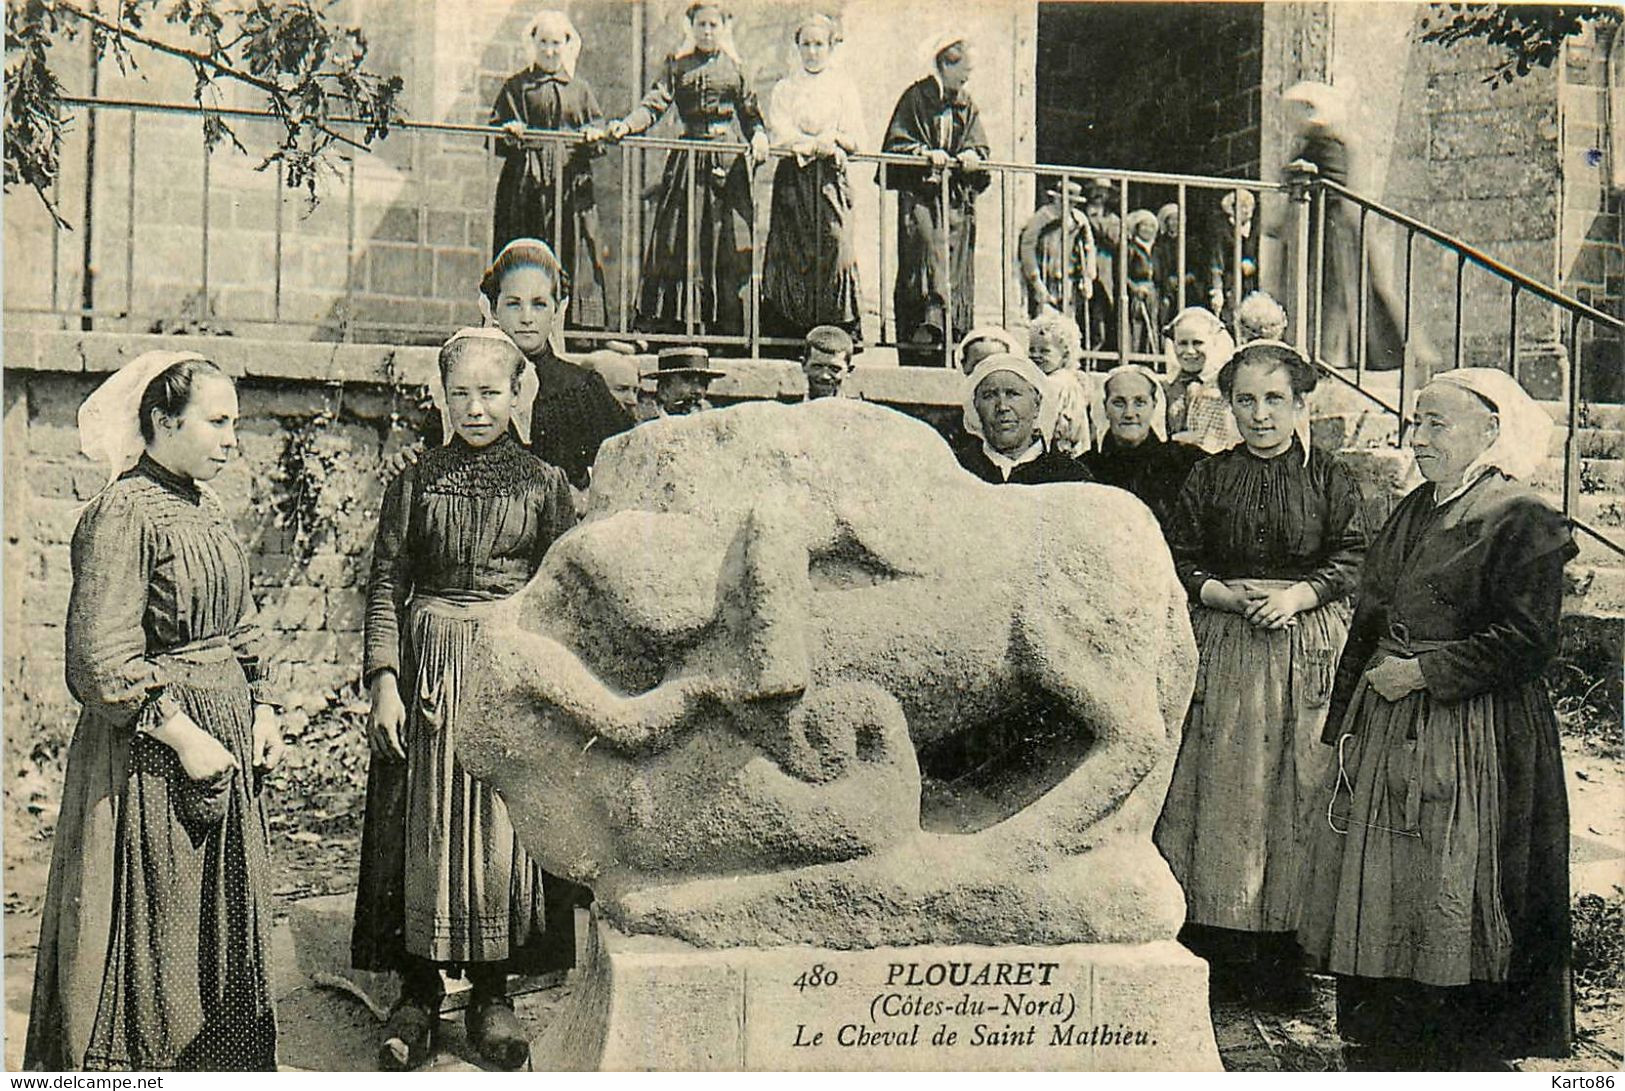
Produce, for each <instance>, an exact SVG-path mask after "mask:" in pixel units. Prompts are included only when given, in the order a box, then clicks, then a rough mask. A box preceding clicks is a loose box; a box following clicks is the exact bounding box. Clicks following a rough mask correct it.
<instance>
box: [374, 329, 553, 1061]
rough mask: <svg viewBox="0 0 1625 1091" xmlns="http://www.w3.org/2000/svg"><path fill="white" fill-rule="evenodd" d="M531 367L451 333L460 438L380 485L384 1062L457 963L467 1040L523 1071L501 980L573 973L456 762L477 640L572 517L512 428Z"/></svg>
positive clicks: (444, 373)
mask: <svg viewBox="0 0 1625 1091" xmlns="http://www.w3.org/2000/svg"><path fill="white" fill-rule="evenodd" d="M524 366H525V358H524V356H523V355H522V354H521V353H520V352H519V350H518V348H517V347H516V346H515V345H514V344H513V343H512V341H510V340H509V339H508V337H507V336H506V335H505V334H503V333H502V332H501V331H499V330H494V329H489V328H487V329H467V330H461V331H459V332H458V333H457V334H455V335H453V337H452V338H451V340H449V341H447V342H446V345H445V347H444V348H443V349H441V353H440V369H441V378H442V381H443V383H444V386H445V390H446V407H447V413H448V416H449V417H450V421H451V426H452V428H453V429H454V430H455V433H456V435H455V438H453V439H452V441H451V442H450V443H449V444H447V445H446V446H444V447H440V448H437V449H435V450H432V451H429V452H427V453H425V454H424V455H423V456H422V457H421V458H420V459H419V460H418V461H417V462H416V463H415V464H414V465H412V466H410V467H408V468H407V469H406V470H405V471H404V472H403V473H402V474H401V475H400V476H399V477H397V478H396V479H395V481H394V482H393V483H391V484H390V486H389V488H388V490H387V492H386V493H385V495H384V503H383V510H382V512H381V513H380V515H379V523H378V537H377V540H376V544H375V545H374V550H373V561H372V577H371V580H370V581H369V583H368V589H367V616H366V668H365V677H366V680H367V684H368V687H369V689H370V692H371V695H372V712H371V717H370V720H369V724H368V732H369V735H370V738H371V743H372V750H373V768H372V770H371V771H370V773H369V776H368V785H367V811H366V820H365V825H364V829H363V834H362V846H361V855H362V862H361V882H360V889H359V890H358V891H357V894H356V927H355V935H354V939H353V943H352V955H353V959H354V962H355V964H356V965H357V967H358V968H362V969H369V970H391V969H393V970H398V971H400V973H401V976H402V996H401V1002H400V1004H399V1005H398V1006H397V1007H396V1009H395V1011H394V1012H393V1013H392V1014H391V1016H390V1019H389V1024H388V1026H387V1028H386V1031H385V1039H384V1042H383V1046H382V1048H381V1050H380V1053H379V1063H380V1065H381V1066H383V1067H385V1068H412V1067H417V1066H418V1065H421V1064H422V1063H423V1062H424V1061H425V1060H426V1059H427V1058H428V1056H429V1053H430V1050H431V1048H432V1044H433V1038H432V1035H433V1030H434V1028H435V1026H436V1025H437V1024H438V1021H439V1020H438V1011H439V1006H440V1000H441V995H442V984H441V977H440V971H441V970H442V969H446V970H451V971H466V972H467V974H468V977H469V979H470V981H471V983H472V985H473V997H472V999H471V1001H470V1006H469V1009H468V1015H467V1020H468V1034H469V1038H470V1039H471V1040H472V1041H473V1043H474V1045H475V1047H476V1048H478V1049H479V1051H480V1052H481V1053H482V1054H483V1055H485V1056H486V1057H488V1058H489V1059H490V1060H492V1061H493V1062H494V1063H496V1064H498V1065H500V1066H501V1067H504V1068H518V1067H519V1066H520V1065H522V1064H523V1063H524V1060H525V1058H526V1057H527V1056H528V1053H529V1044H528V1041H527V1039H526V1037H525V1035H524V1032H523V1031H522V1029H521V1028H520V1026H519V1023H518V1021H517V1019H516V1018H515V1017H514V1014H513V1010H512V1004H511V1002H510V1001H509V1000H508V998H507V974H508V973H509V972H510V971H515V972H519V971H529V972H540V971H544V970H549V969H558V968H562V967H567V966H569V965H570V963H571V960H572V959H573V956H574V951H573V939H572V938H571V933H570V930H569V929H568V927H566V926H565V925H564V921H567V920H568V914H569V913H570V912H571V907H570V906H569V905H559V906H554V905H550V904H548V903H549V901H550V899H549V898H548V894H549V891H547V889H546V885H545V882H544V878H543V872H542V870H541V867H540V865H538V864H537V863H536V862H535V861H534V860H532V858H531V857H530V855H529V853H527V852H526V851H525V849H524V848H523V846H521V845H520V844H519V841H518V839H517V837H516V835H515V833H514V829H513V825H512V823H511V822H510V821H509V819H508V812H507V808H506V806H505V805H504V804H503V802H502V799H501V798H500V797H499V796H497V795H496V793H495V792H494V791H493V790H492V789H491V788H489V787H487V786H486V785H485V784H483V783H482V782H480V781H477V780H474V779H473V778H472V777H470V776H468V774H466V773H464V772H463V771H462V768H461V767H460V766H459V765H458V764H457V762H456V760H455V757H454V744H455V740H456V734H457V721H458V711H459V703H460V700H461V693H462V688H463V685H464V678H463V671H464V656H465V655H466V652H467V647H468V638H469V634H470V632H471V631H472V630H473V628H474V627H475V626H476V625H478V624H479V621H480V619H481V617H482V616H484V614H485V613H487V612H488V611H489V609H490V607H491V604H493V603H495V602H497V601H498V600H500V599H502V598H505V597H506V596H508V595H511V594H513V593H514V592H515V591H517V590H519V589H520V588H521V587H523V586H524V585H525V583H526V582H527V581H529V579H530V577H531V575H532V574H533V573H534V572H535V571H536V568H537V566H538V565H539V564H540V563H541V559H542V555H543V553H545V552H546V550H547V547H548V546H549V545H551V544H552V543H553V541H554V540H555V539H556V538H557V537H558V536H559V535H560V534H562V533H564V531H565V530H567V529H569V528H570V527H571V526H572V525H573V524H574V523H575V511H574V507H573V506H572V500H571V495H570V485H569V482H568V481H567V480H566V479H565V476H564V473H563V471H561V470H559V469H558V468H557V467H554V466H550V465H548V464H547V463H545V462H543V461H541V460H540V459H538V458H537V457H535V456H534V455H532V454H531V453H530V452H528V451H526V450H525V449H524V447H523V446H521V445H520V443H519V442H518V440H517V439H515V437H514V436H513V434H512V432H511V431H510V430H509V420H510V417H511V414H512V411H513V399H514V397H515V395H516V394H517V393H518V389H519V375H520V372H521V371H522V370H523V368H524ZM403 770H404V775H402V773H403Z"/></svg>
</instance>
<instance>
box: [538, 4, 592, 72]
mask: <svg viewBox="0 0 1625 1091" xmlns="http://www.w3.org/2000/svg"><path fill="white" fill-rule="evenodd" d="M544 30H554V31H557V32H558V34H559V36H560V37H562V38H563V39H564V49H563V50H562V51H561V54H560V58H559V71H561V72H562V73H564V78H565V79H572V80H573V79H575V75H576V61H577V60H578V59H579V58H580V57H581V35H580V34H578V33H577V32H576V28H575V24H574V23H572V22H570V17H569V16H568V15H566V14H564V12H562V11H554V10H552V9H549V10H547V11H544V12H541V13H539V14H538V15H537V16H536V18H534V19H532V20H531V21H530V26H528V27H526V28H525V40H526V41H527V42H530V43H531V55H532V56H533V57H534V56H535V54H536V44H535V42H536V35H537V34H538V33H540V32H541V31H544Z"/></svg>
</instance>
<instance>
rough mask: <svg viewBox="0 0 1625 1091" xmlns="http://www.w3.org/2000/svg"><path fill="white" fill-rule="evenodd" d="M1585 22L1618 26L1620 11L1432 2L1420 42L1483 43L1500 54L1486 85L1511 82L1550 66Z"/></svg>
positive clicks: (1591, 7) (1579, 6)
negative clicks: (1474, 41) (1431, 8)
mask: <svg viewBox="0 0 1625 1091" xmlns="http://www.w3.org/2000/svg"><path fill="white" fill-rule="evenodd" d="M1588 23H1596V24H1597V25H1598V26H1618V25H1619V23H1620V10H1619V8H1617V7H1603V6H1600V5H1597V4H1435V5H1434V6H1433V10H1432V11H1431V12H1430V13H1429V14H1428V16H1427V17H1426V18H1425V19H1423V21H1422V29H1423V33H1422V40H1423V41H1425V42H1437V43H1438V44H1439V45H1455V44H1456V43H1457V42H1464V41H1472V40H1482V41H1484V42H1487V43H1489V44H1490V45H1492V46H1495V47H1496V48H1497V49H1498V50H1499V51H1500V57H1499V58H1498V59H1497V61H1496V65H1495V70H1494V71H1493V72H1491V73H1490V74H1489V75H1488V76H1486V77H1485V78H1484V82H1485V83H1490V84H1503V83H1511V82H1512V81H1513V80H1514V79H1516V78H1517V77H1519V76H1527V75H1529V73H1530V72H1533V71H1534V70H1535V69H1536V68H1550V67H1551V66H1552V64H1553V63H1554V62H1555V61H1556V60H1557V58H1558V57H1559V56H1560V55H1561V54H1562V50H1563V42H1564V41H1565V40H1566V39H1568V38H1570V37H1572V36H1573V35H1575V34H1579V33H1580V32H1581V31H1583V30H1584V29H1585V28H1586V25H1587V24H1588Z"/></svg>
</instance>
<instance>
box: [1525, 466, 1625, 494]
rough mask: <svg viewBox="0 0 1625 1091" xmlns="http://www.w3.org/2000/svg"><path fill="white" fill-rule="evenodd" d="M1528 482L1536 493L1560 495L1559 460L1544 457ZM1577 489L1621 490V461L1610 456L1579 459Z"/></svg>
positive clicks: (1624, 470)
mask: <svg viewBox="0 0 1625 1091" xmlns="http://www.w3.org/2000/svg"><path fill="white" fill-rule="evenodd" d="M1529 484H1530V486H1531V487H1532V488H1534V489H1535V490H1536V491H1537V492H1542V493H1547V494H1550V495H1553V496H1559V497H1560V496H1562V495H1563V460H1562V459H1561V458H1548V459H1547V460H1546V462H1545V463H1544V464H1542V466H1541V468H1540V469H1539V470H1537V471H1536V472H1535V475H1534V476H1533V477H1532V478H1530V479H1529ZM1580 491H1581V494H1582V495H1585V494H1587V493H1594V494H1601V493H1619V492H1625V461H1621V460H1619V459H1613V458H1582V459H1581V460H1580Z"/></svg>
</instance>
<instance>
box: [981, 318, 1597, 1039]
mask: <svg viewBox="0 0 1625 1091" xmlns="http://www.w3.org/2000/svg"><path fill="white" fill-rule="evenodd" d="M1204 313H1206V312H1204ZM1207 317H1208V319H1212V320H1213V324H1214V325H1216V324H1217V319H1216V318H1214V316H1212V315H1211V314H1208V315H1207ZM1206 328H1207V325H1206V323H1205V322H1204V324H1203V329H1206ZM1176 342H1177V338H1176ZM964 349H965V355H966V356H974V357H975V360H974V362H972V361H970V360H968V359H967V360H965V361H964V362H965V363H966V364H967V365H968V366H969V367H970V371H969V375H968V377H967V379H966V384H965V400H964V436H963V437H962V438H961V439H960V441H959V442H958V444H957V446H956V453H957V455H958V457H959V460H960V463H961V464H962V465H963V466H964V467H965V468H966V469H967V470H968V471H970V472H971V473H974V474H976V475H977V476H978V477H980V478H982V479H983V480H985V481H988V482H991V483H994V484H1021V485H1034V484H1045V483H1056V482H1078V481H1091V480H1093V481H1096V482H1100V483H1106V484H1111V485H1115V486H1118V487H1121V488H1125V489H1127V490H1129V491H1131V492H1133V493H1135V494H1136V495H1138V496H1139V497H1141V499H1143V500H1144V501H1145V502H1146V504H1147V506H1148V507H1149V508H1150V509H1151V510H1152V511H1153V513H1154V514H1155V515H1156V516H1157V518H1158V520H1159V522H1160V523H1161V524H1162V526H1163V529H1164V532H1165V534H1166V538H1167V544H1168V548H1169V551H1170V553H1171V555H1172V558H1173V562H1174V567H1175V570H1176V571H1177V573H1178V576H1179V578H1180V580H1181V582H1182V583H1184V585H1185V587H1186V589H1187V591H1188V592H1189V595H1190V599H1191V618H1192V628H1193V630H1194V633H1195V636H1196V642H1197V648H1198V654H1199V669H1198V672H1197V678H1196V683H1195V689H1194V692H1193V694H1192V697H1191V703H1190V708H1189V712H1188V714H1187V716H1186V720H1185V724H1184V730H1183V733H1182V739H1181V744H1180V749H1179V754H1178V758H1177V761H1176V764H1175V768H1174V772H1173V777H1172V781H1171V783H1170V786H1169V789H1168V794H1167V797H1166V800H1165V802H1164V807H1163V811H1162V814H1161V817H1160V819H1159V821H1158V823H1157V827H1156V831H1155V839H1156V843H1157V846H1158V848H1159V849H1160V850H1161V852H1162V854H1163V856H1164V857H1165V859H1166V860H1167V861H1168V864H1169V866H1170V867H1171V869H1172V870H1173V873H1174V875H1175V876H1176V877H1177V878H1178V880H1179V881H1180V883H1181V885H1182V886H1183V888H1184V891H1185V898H1186V906H1187V915H1186V924H1185V927H1184V929H1183V930H1182V931H1181V933H1180V938H1181V940H1182V941H1183V942H1184V943H1185V944H1186V945H1187V946H1189V947H1190V948H1191V949H1192V950H1194V951H1196V952H1197V953H1198V954H1201V955H1202V956H1204V957H1205V958H1206V959H1207V960H1208V961H1209V964H1210V967H1211V981H1212V987H1213V990H1214V993H1215V996H1216V997H1226V996H1228V997H1230V998H1235V999H1245V1000H1247V1001H1248V1002H1251V1003H1256V1004H1260V1005H1265V1006H1273V1007H1279V1008H1281V1009H1284V1010H1295V1009H1297V1008H1301V1007H1304V1006H1306V1005H1308V1004H1309V1003H1311V1002H1312V1000H1313V997H1314V992H1313V986H1312V983H1311V981H1310V978H1309V977H1308V971H1309V970H1311V969H1317V970H1321V971H1325V972H1329V973H1331V974H1333V975H1336V979H1337V1020H1338V1029H1339V1032H1340V1034H1341V1035H1342V1036H1343V1038H1344V1039H1345V1041H1346V1042H1347V1043H1348V1045H1349V1047H1350V1048H1349V1051H1348V1053H1347V1058H1348V1064H1349V1065H1350V1066H1351V1067H1363V1068H1382V1069H1387V1068H1398V1067H1410V1066H1418V1065H1419V1066H1421V1067H1423V1068H1451V1069H1454V1068H1478V1067H1489V1068H1495V1067H1499V1066H1501V1065H1502V1064H1504V1061H1505V1059H1506V1058H1511V1057H1523V1056H1531V1055H1539V1056H1566V1055H1567V1053H1568V1050H1569V1044H1570V1039H1571V1033H1572V1003H1571V998H1570V995H1569V958H1570V955H1569V919H1568V891H1569V885H1568V811H1567V804H1566V797H1565V794H1564V793H1565V784H1564V778H1563V771H1562V761H1561V751H1560V747H1559V742H1558V735H1557V723H1556V719H1555V717H1554V715H1553V712H1552V706H1551V703H1550V700H1549V698H1548V696H1547V694H1546V691H1545V688H1544V684H1543V683H1542V682H1541V680H1540V676H1541V673H1542V670H1543V668H1544V667H1545V665H1546V664H1547V663H1548V662H1549V661H1550V659H1551V657H1552V656H1553V655H1554V654H1555V652H1556V644H1557V634H1558V622H1559V617H1560V612H1561V606H1562V571H1563V565H1564V563H1565V562H1566V561H1568V560H1569V559H1571V558H1572V557H1573V556H1574V555H1575V554H1576V552H1577V550H1576V547H1575V544H1574V541H1573V539H1572V537H1571V536H1570V533H1569V530H1568V528H1567V526H1566V524H1565V522H1564V520H1563V519H1562V518H1561V516H1559V515H1558V514H1557V513H1556V512H1554V511H1553V510H1552V509H1551V508H1550V507H1549V506H1547V505H1546V504H1545V503H1544V502H1543V501H1541V500H1540V499H1539V498H1538V497H1537V496H1536V495H1535V494H1534V493H1533V492H1532V491H1530V490H1529V489H1528V488H1527V487H1526V486H1524V485H1521V484H1519V483H1518V482H1519V479H1522V478H1527V477H1528V476H1529V475H1530V474H1531V473H1532V472H1533V470H1534V468H1535V467H1536V466H1537V465H1538V464H1539V462H1540V461H1541V460H1542V459H1543V458H1544V457H1545V453H1546V435H1547V431H1548V430H1549V428H1550V421H1549V420H1548V418H1547V417H1546V415H1545V412H1544V410H1542V409H1541V407H1540V406H1539V405H1538V404H1537V403H1535V402H1534V401H1533V400H1531V399H1530V398H1529V396H1528V395H1527V394H1526V393H1525V392H1524V391H1523V389H1522V388H1521V387H1520V386H1519V385H1518V383H1517V381H1516V380H1515V379H1513V378H1512V377H1511V376H1510V375H1508V374H1506V373H1504V372H1500V371H1497V370H1494V369H1484V368H1462V369H1457V370H1454V371H1447V372H1444V373H1442V374H1440V375H1439V376H1438V377H1436V378H1435V379H1434V380H1433V381H1432V382H1431V383H1429V384H1428V385H1427V386H1426V387H1425V388H1424V389H1423V390H1422V391H1421V392H1420V394H1419V396H1418V398H1417V402H1416V417H1415V420H1414V422H1413V423H1412V425H1411V430H1410V444H1411V447H1412V450H1413V452H1414V454H1415V456H1416V464H1417V466H1418V468H1419V469H1420V471H1421V474H1422V476H1423V478H1424V479H1425V483H1424V484H1422V485H1421V486H1420V487H1418V488H1417V489H1415V490H1414V491H1413V492H1412V493H1411V494H1410V495H1409V496H1407V497H1406V498H1405V500H1404V501H1403V502H1402V503H1400V505H1399V506H1398V507H1397V508H1396V509H1395V510H1394V512H1393V514H1392V516H1391V517H1390V518H1389V519H1388V521H1387V523H1386V525H1384V526H1383V527H1382V529H1381V530H1380V531H1379V532H1377V533H1376V535H1375V536H1374V537H1373V536H1371V535H1370V534H1369V533H1368V528H1367V526H1366V520H1365V516H1364V507H1363V504H1362V500H1361V495H1360V490H1359V487H1358V485H1357V483H1356V481H1355V479H1354V477H1353V476H1352V474H1351V472H1350V471H1349V469H1348V468H1347V466H1345V465H1344V464H1343V463H1342V462H1341V461H1340V460H1339V459H1338V458H1337V457H1336V456H1335V455H1331V454H1328V453H1327V452H1324V451H1321V450H1319V449H1317V448H1315V447H1313V446H1312V445H1311V443H1310V441H1309V433H1308V410H1307V397H1308V395H1309V394H1310V393H1311V392H1312V391H1313V390H1314V388H1315V385H1316V378H1317V373H1316V370H1315V368H1314V367H1313V366H1312V365H1311V364H1309V362H1308V361H1307V360H1305V359H1304V358H1303V357H1302V356H1301V355H1300V354H1299V353H1298V352H1297V351H1296V349H1294V348H1293V347H1292V346H1290V345H1287V344H1285V343H1283V342H1281V341H1278V340H1271V339H1263V340H1256V341H1252V342H1249V343H1248V344H1245V345H1243V346H1242V347H1241V348H1240V349H1239V350H1235V351H1229V350H1228V348H1227V349H1226V357H1225V362H1224V363H1223V364H1222V365H1221V366H1220V367H1218V368H1217V371H1216V374H1214V375H1213V377H1212V382H1213V385H1214V386H1215V387H1216V388H1217V392H1218V393H1219V395H1221V396H1222V397H1223V399H1224V402H1225V404H1226V406H1227V410H1226V413H1227V415H1233V418H1234V424H1233V427H1235V428H1237V430H1238V434H1239V437H1240V438H1239V441H1238V442H1236V443H1235V444H1234V445H1232V446H1229V447H1227V448H1225V449H1223V450H1220V451H1218V452H1217V453H1213V454H1208V453H1207V452H1205V451H1203V450H1202V448H1200V447H1198V446H1196V445H1195V444H1194V443H1188V442H1169V441H1168V440H1167V439H1166V436H1167V429H1168V428H1170V427H1173V425H1172V424H1171V423H1170V420H1169V418H1170V417H1171V416H1172V413H1171V410H1170V407H1169V405H1168V398H1169V395H1170V392H1171V391H1172V390H1173V389H1174V388H1175V387H1177V386H1178V385H1179V384H1180V382H1181V381H1182V379H1183V378H1184V377H1185V376H1184V371H1185V369H1184V368H1183V367H1181V371H1180V373H1179V374H1176V375H1175V377H1174V378H1172V379H1171V380H1169V381H1167V382H1166V383H1164V382H1163V381H1161V380H1160V379H1159V377H1158V376H1157V375H1156V374H1155V373H1153V372H1151V371H1149V370H1148V369H1146V368H1143V367H1140V366H1139V365H1127V366H1124V367H1119V368H1117V369H1115V370H1114V371H1112V372H1109V373H1108V374H1107V375H1106V376H1105V378H1104V382H1103V383H1102V384H1101V396H1100V397H1099V398H1098V399H1097V401H1096V406H1097V413H1098V414H1099V415H1100V416H1101V417H1103V418H1104V419H1105V421H1106V430H1105V434H1104V436H1103V438H1102V439H1101V441H1100V443H1099V445H1098V446H1097V447H1096V449H1094V450H1092V451H1090V452H1088V453H1087V454H1085V455H1084V456H1082V457H1081V458H1076V459H1075V458H1072V457H1069V456H1068V455H1066V454H1064V453H1063V452H1062V451H1061V449H1060V446H1059V444H1058V442H1057V441H1056V438H1055V437H1056V432H1057V417H1058V410H1057V407H1058V406H1059V405H1060V404H1061V403H1062V401H1063V394H1062V390H1061V389H1060V388H1059V387H1058V386H1057V384H1056V383H1055V382H1054V380H1053V378H1052V377H1051V376H1049V375H1046V374H1045V373H1044V371H1043V370H1042V369H1041V368H1040V367H1039V366H1038V364H1036V363H1035V362H1033V361H1031V360H1029V359H1027V358H1026V357H1025V356H1024V355H1022V354H1020V353H1019V352H1017V351H1016V350H1015V346H1014V344H1013V343H1012V342H1011V341H1010V339H1009V338H1008V335H1005V334H1003V333H1002V331H997V330H989V329H984V330H981V331H976V333H975V334H974V335H973V337H972V338H967V344H966V345H965V346H964ZM1181 363H1182V364H1183V361H1182V362H1181ZM1192 381H1193V382H1201V381H1202V380H1200V379H1195V380H1192ZM1056 502H1061V501H1060V498H1057V499H1056ZM1077 502H1080V503H1082V502H1085V501H1084V499H1083V497H1081V496H1080V497H1079V498H1078V501H1077Z"/></svg>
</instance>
